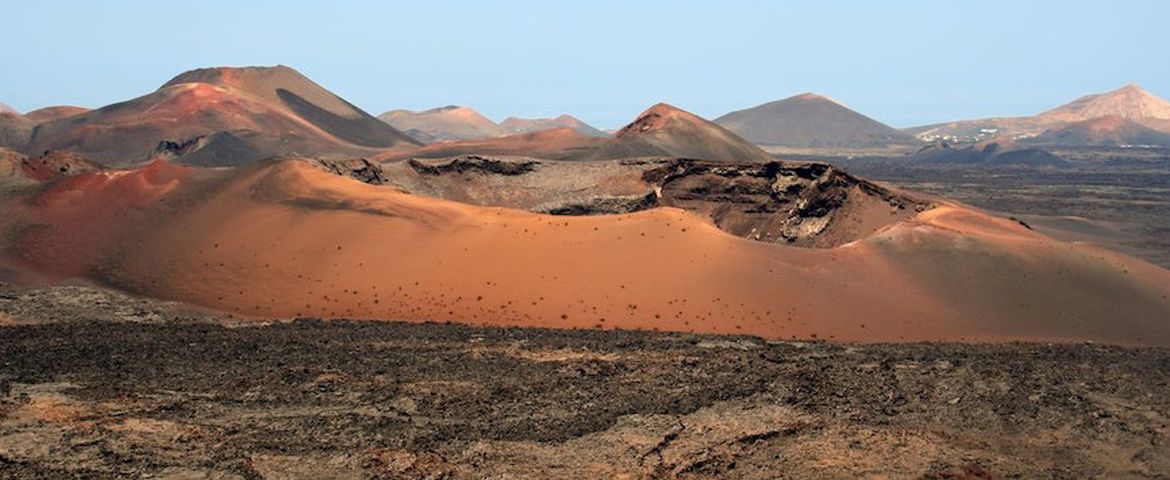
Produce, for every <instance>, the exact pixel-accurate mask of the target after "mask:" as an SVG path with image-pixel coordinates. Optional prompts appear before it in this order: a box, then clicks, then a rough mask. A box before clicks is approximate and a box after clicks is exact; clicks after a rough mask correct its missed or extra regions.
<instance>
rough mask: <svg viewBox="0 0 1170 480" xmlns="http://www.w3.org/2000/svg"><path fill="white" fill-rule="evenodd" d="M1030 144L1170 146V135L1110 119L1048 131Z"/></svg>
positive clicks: (1120, 118)
mask: <svg viewBox="0 0 1170 480" xmlns="http://www.w3.org/2000/svg"><path fill="white" fill-rule="evenodd" d="M1029 143H1034V144H1037V145H1059V146H1070V145H1074V146H1075V145H1111V146H1131V145H1142V146H1154V145H1157V146H1170V133H1166V132H1160V131H1158V130H1155V129H1152V128H1150V127H1147V126H1145V125H1142V124H1141V123H1138V122H1135V121H1133V120H1127V119H1125V118H1122V117H1120V116H1117V115H1107V116H1104V117H1097V118H1093V119H1090V120H1084V121H1080V122H1073V123H1069V124H1066V125H1063V126H1060V127H1057V128H1053V129H1051V130H1048V131H1046V132H1044V133H1042V134H1040V135H1039V136H1037V137H1036V138H1034V139H1032V140H1031V141H1030V142H1029Z"/></svg>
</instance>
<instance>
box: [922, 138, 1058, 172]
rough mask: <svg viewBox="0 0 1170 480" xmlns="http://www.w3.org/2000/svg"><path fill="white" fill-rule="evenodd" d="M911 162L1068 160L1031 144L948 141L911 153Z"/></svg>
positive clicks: (1044, 162)
mask: <svg viewBox="0 0 1170 480" xmlns="http://www.w3.org/2000/svg"><path fill="white" fill-rule="evenodd" d="M907 160H908V161H910V162H912V163H917V164H924V165H931V164H933V165H955V164H972V165H1018V166H1032V167H1044V166H1051V167H1064V166H1068V165H1069V162H1068V161H1067V160H1065V159H1063V158H1060V157H1059V156H1057V155H1054V154H1052V153H1051V152H1048V151H1046V150H1043V149H1040V148H1032V147H1019V146H1017V145H1016V144H1014V143H1012V142H1009V141H1003V142H995V141H992V142H986V143H982V144H977V145H969V146H959V147H956V146H952V145H951V144H949V143H946V142H937V143H934V144H931V145H927V146H925V147H922V148H921V149H920V150H918V152H916V153H914V154H913V155H910V156H909V157H908V158H907Z"/></svg>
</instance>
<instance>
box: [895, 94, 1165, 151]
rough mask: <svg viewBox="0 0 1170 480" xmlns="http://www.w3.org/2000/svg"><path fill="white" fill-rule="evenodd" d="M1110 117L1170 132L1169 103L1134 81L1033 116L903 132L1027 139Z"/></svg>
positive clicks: (927, 137)
mask: <svg viewBox="0 0 1170 480" xmlns="http://www.w3.org/2000/svg"><path fill="white" fill-rule="evenodd" d="M1109 116H1114V117H1118V118H1121V119H1124V120H1128V121H1130V122H1134V123H1137V124H1140V125H1143V126H1145V127H1148V128H1151V129H1154V130H1157V131H1161V132H1166V133H1170V102H1167V101H1166V100H1164V99H1162V98H1159V97H1157V96H1155V95H1153V94H1151V93H1150V92H1148V91H1146V90H1144V89H1142V88H1141V87H1140V86H1137V85H1134V84H1130V85H1126V86H1124V87H1121V88H1119V89H1117V90H1113V91H1110V92H1105V93H1098V94H1092V95H1086V96H1083V97H1081V98H1078V99H1076V100H1073V101H1072V102H1069V103H1067V104H1064V105H1061V106H1059V107H1056V108H1053V109H1051V110H1047V111H1045V112H1042V113H1040V114H1037V115H1033V116H1028V117H1000V118H983V119H976V120H960V121H955V122H947V123H939V124H933V125H924V126H920V127H911V128H907V129H905V130H903V131H904V132H906V133H908V134H911V135H914V136H916V137H918V138H919V139H920V140H926V141H934V140H947V141H964V142H971V141H975V142H978V141H984V140H989V139H993V138H1009V139H1027V138H1032V137H1037V136H1039V135H1041V134H1044V133H1045V132H1049V131H1057V130H1061V129H1063V128H1064V127H1066V126H1069V124H1071V123H1076V122H1086V121H1090V120H1095V119H1100V118H1101V117H1109ZM1115 123H1116V120H1105V121H1100V122H1099V123H1098V125H1099V127H1100V126H1103V125H1109V124H1115ZM1073 128H1081V129H1083V128H1087V127H1073ZM1090 137H1091V135H1090ZM1077 138H1079V135H1068V136H1066V138H1065V140H1064V141H1063V144H1065V145H1070V146H1072V145H1077V144H1076V143H1074V141H1075V140H1076V139H1077ZM1086 138H1088V137H1086ZM1045 141H1048V142H1050V141H1052V137H1051V136H1049V137H1048V139H1047V140H1045Z"/></svg>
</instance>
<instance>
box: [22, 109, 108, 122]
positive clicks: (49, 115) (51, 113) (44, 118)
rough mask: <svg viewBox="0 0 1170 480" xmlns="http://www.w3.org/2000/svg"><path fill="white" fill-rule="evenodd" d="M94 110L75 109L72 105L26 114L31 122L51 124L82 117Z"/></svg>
mask: <svg viewBox="0 0 1170 480" xmlns="http://www.w3.org/2000/svg"><path fill="white" fill-rule="evenodd" d="M90 111H92V109H89V108H85V107H74V106H72V105H55V106H52V107H45V108H38V109H36V110H33V111H31V112H28V113H26V114H24V116H25V117H28V119H29V120H32V121H33V122H36V123H45V122H51V121H53V120H60V119H62V118H65V117H72V116H74V115H81V114H83V113H86V112H90Z"/></svg>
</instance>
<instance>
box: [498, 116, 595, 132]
mask: <svg viewBox="0 0 1170 480" xmlns="http://www.w3.org/2000/svg"><path fill="white" fill-rule="evenodd" d="M500 128H502V129H503V130H504V131H505V132H507V133H508V134H509V135H516V134H523V133H535V132H542V131H545V130H554V129H557V128H569V129H572V130H574V131H576V132H577V133H580V134H582V135H585V136H587V137H608V136H610V135H609V134H608V133H605V132H603V131H601V130H598V129H596V128H593V126H591V125H589V124H588V123H585V122H582V121H581V120H579V119H577V117H574V116H572V115H568V114H565V115H561V116H559V117H557V118H517V117H508V118H506V119H504V121H502V122H500Z"/></svg>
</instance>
